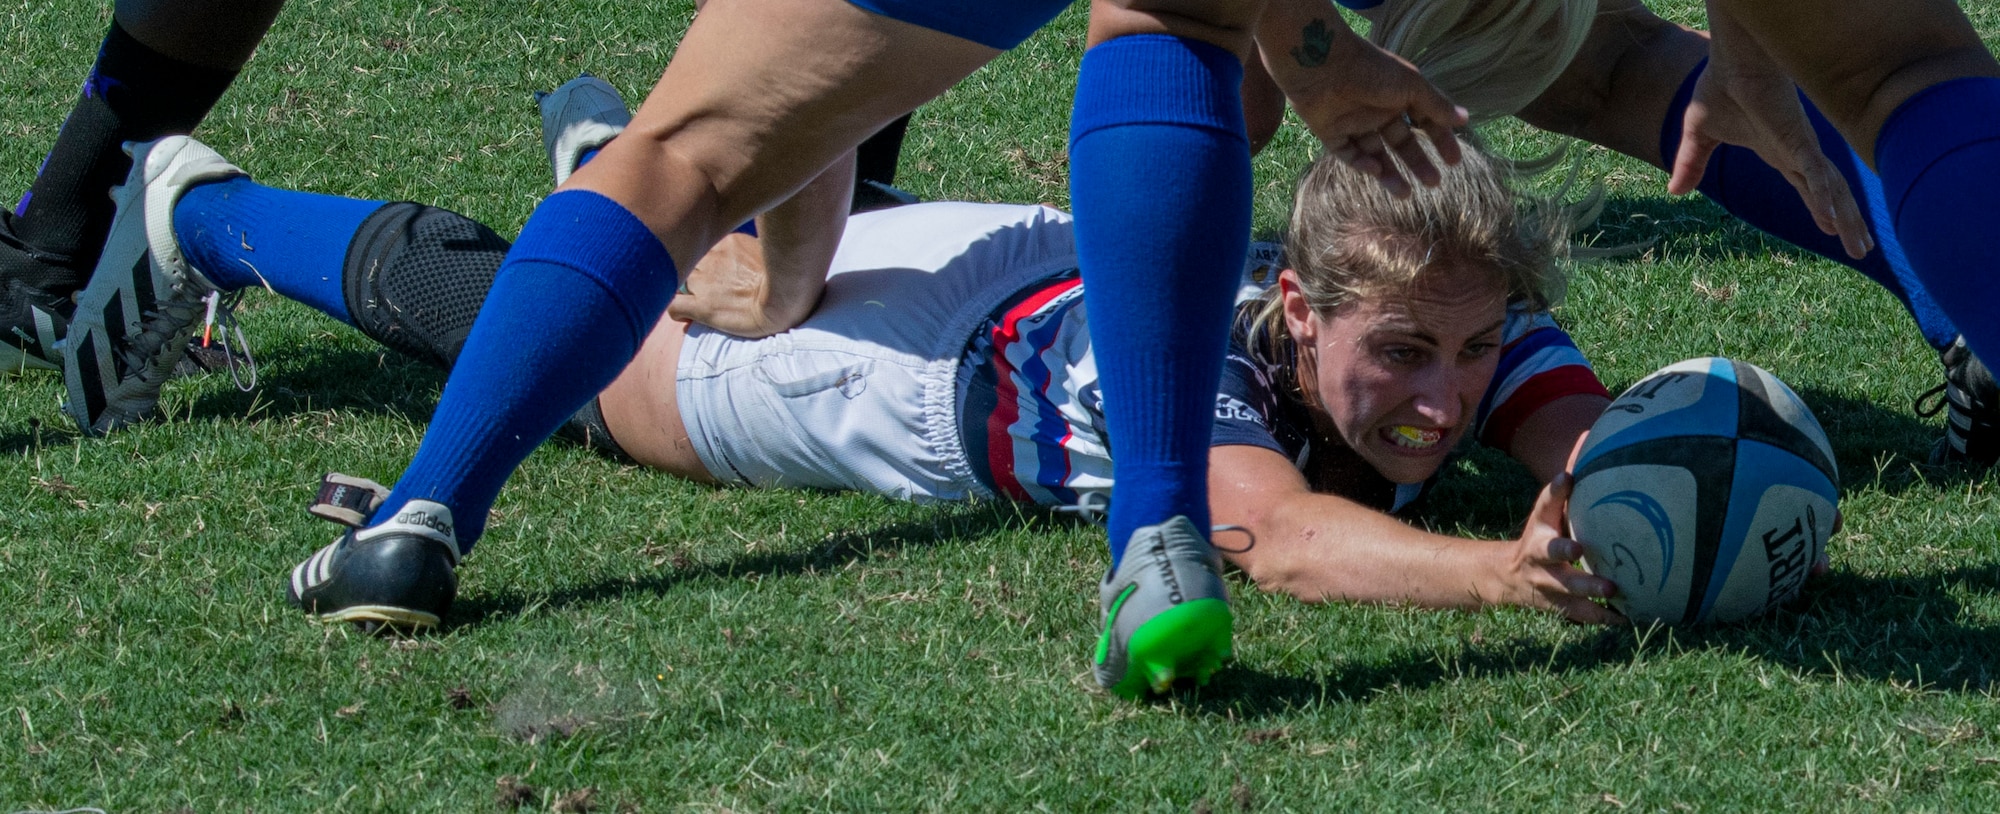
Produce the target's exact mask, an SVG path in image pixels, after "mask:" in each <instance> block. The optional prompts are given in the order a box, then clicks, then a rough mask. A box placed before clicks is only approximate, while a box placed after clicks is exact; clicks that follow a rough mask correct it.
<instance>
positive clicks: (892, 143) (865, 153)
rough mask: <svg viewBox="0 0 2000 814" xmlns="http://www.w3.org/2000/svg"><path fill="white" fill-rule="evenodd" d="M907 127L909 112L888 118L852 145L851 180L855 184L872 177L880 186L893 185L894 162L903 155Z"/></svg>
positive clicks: (908, 124) (908, 125) (871, 179)
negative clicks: (881, 125) (891, 119)
mask: <svg viewBox="0 0 2000 814" xmlns="http://www.w3.org/2000/svg"><path fill="white" fill-rule="evenodd" d="M909 129H910V114H908V113H905V114H903V117H902V118H900V119H897V120H895V121H893V122H890V123H889V124H888V125H886V126H884V127H883V128H882V129H880V130H877V131H875V135H872V136H869V137H868V140H867V141H864V142H861V146H860V147H856V148H855V149H854V183H855V184H856V185H857V186H859V185H861V184H863V183H866V182H868V181H874V182H876V183H879V184H882V185H883V186H895V185H896V162H898V161H900V160H902V157H903V133H904V131H907V130H909Z"/></svg>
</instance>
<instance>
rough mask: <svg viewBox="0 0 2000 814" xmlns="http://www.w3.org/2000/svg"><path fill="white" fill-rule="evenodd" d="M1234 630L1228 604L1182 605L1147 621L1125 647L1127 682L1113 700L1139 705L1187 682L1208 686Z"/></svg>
mask: <svg viewBox="0 0 2000 814" xmlns="http://www.w3.org/2000/svg"><path fill="white" fill-rule="evenodd" d="M1234 626H1235V617H1234V616H1233V615H1232V614H1231V613H1230V612H1229V603H1227V602H1224V601H1222V600H1220V599H1197V600H1195V601H1193V602H1186V603H1182V604H1180V605H1176V606H1174V607H1173V608H1170V609H1168V610H1166V611H1164V612H1162V613H1160V614H1159V615H1158V616H1154V617H1153V618H1151V619H1148V620H1146V623H1145V624H1143V625H1140V626H1139V629H1138V630H1135V631H1132V638H1131V639H1129V640H1127V641H1126V643H1125V677H1124V678H1122V679H1119V681H1118V683H1117V684H1116V685H1114V686H1112V687H1111V692H1112V694H1114V695H1117V696H1119V697H1122V698H1131V699H1137V698H1139V697H1140V696H1142V695H1144V694H1145V692H1146V691H1147V690H1151V691H1153V692H1166V691H1167V690H1168V689H1169V688H1171V687H1172V686H1173V683H1174V681H1176V680H1178V679H1182V678H1192V679H1194V680H1195V683H1196V684H1207V683H1208V679H1209V677H1210V676H1213V675H1214V674H1215V671H1216V670H1219V669H1221V668H1222V662H1223V660H1224V659H1227V658H1229V655H1230V645H1229V641H1230V635H1229V634H1230V631H1231V629H1232V628H1233V627H1234Z"/></svg>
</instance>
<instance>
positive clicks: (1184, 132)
mask: <svg viewBox="0 0 2000 814" xmlns="http://www.w3.org/2000/svg"><path fill="white" fill-rule="evenodd" d="M1242 75H1243V67H1242V65H1241V63H1239V62H1238V61H1237V59H1236V57H1235V55H1233V54H1231V53H1229V52H1228V51H1227V50H1224V49H1222V48H1219V47H1216V46H1214V45H1210V44H1208V43H1205V42H1200V41H1196V40H1187V39H1182V38H1178V37H1171V36H1166V35H1138V36H1128V37H1120V38H1117V39H1114V40H1110V41H1108V42H1105V43H1102V44H1100V45H1098V46H1097V47H1095V48H1092V49H1090V51H1089V52H1088V53H1086V54H1084V57H1083V69H1082V75H1081V76H1080V77H1079V78H1078V79H1077V88H1076V107H1075V111H1074V115H1073V117H1072V119H1071V121H1070V148H1069V157H1070V198H1071V203H1072V205H1073V206H1074V207H1075V209H1076V245H1077V255H1078V259H1079V263H1080V264H1081V266H1082V268H1083V279H1084V302H1085V305H1086V307H1088V308H1089V309H1090V338H1091V344H1092V347H1093V348H1094V351H1093V352H1094V353H1095V355H1096V357H1097V369H1098V373H1099V376H1100V377H1101V381H1102V384H1103V388H1104V418H1105V423H1106V425H1107V428H1108V430H1109V432H1110V436H1111V445H1112V450H1113V452H1112V462H1113V476H1114V478H1115V481H1116V486H1115V489H1114V492H1113V497H1112V501H1111V516H1110V520H1109V525H1110V528H1109V534H1110V540H1111V559H1112V567H1113V568H1116V567H1117V563H1118V560H1119V559H1120V558H1121V557H1122V556H1123V555H1124V550H1125V543H1126V541H1127V540H1128V539H1129V538H1130V537H1131V535H1132V532H1133V531H1134V530H1135V529H1137V528H1139V527H1141V526H1146V525H1151V524H1154V523H1159V522H1161V521H1164V520H1166V519H1168V518H1170V517H1172V516H1174V515H1186V516H1187V517H1188V519H1189V520H1191V521H1193V522H1194V524H1195V527H1196V528H1199V529H1201V530H1202V531H1203V532H1204V533H1206V532H1207V531H1208V527H1209V513H1208V480H1207V479H1208V442H1209V425H1210V423H1211V422H1213V421H1214V420H1215V391H1216V387H1217V384H1218V382H1219V380H1220V378H1221V376H1222V359H1223V355H1224V353H1225V351H1226V349H1227V345H1228V336H1229V315H1230V307H1231V295H1232V294H1233V293H1234V291H1235V287H1236V279H1237V276H1238V274H1239V271H1240V269H1241V268H1242V265H1243V253H1244V251H1245V250H1247V248H1248V246H1249V239H1250V238H1249V236H1250V196H1251V189H1250V148H1249V142H1248V141H1247V140H1245V137H1244V134H1243V112H1242V104H1241V102H1240V100H1239V96H1240V91H1239V90H1238V85H1239V83H1240V82H1241V81H1242Z"/></svg>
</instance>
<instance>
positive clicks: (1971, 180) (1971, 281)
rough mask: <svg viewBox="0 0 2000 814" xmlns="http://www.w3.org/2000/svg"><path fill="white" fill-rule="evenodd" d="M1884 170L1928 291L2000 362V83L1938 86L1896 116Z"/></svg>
mask: <svg viewBox="0 0 2000 814" xmlns="http://www.w3.org/2000/svg"><path fill="white" fill-rule="evenodd" d="M1875 166H1876V168H1877V170H1879V171H1880V173H1881V176H1882V189H1883V193H1884V198H1885V200H1886V201H1887V205H1888V207H1889V211H1890V213H1891V215H1892V216H1893V217H1894V219H1895V220H1894V224H1895V229H1896V234H1897V235H1898V236H1900V237H1901V238H1902V241H1903V251H1904V252H1905V253H1906V254H1908V255H1909V258H1910V265H1911V267H1912V268H1914V269H1916V272H1917V275H1918V276H1919V277H1920V278H1921V279H1922V280H1923V284H1924V287H1925V288H1926V289H1928V290H1929V291H1930V292H1931V294H1932V295H1933V296H1935V297H1936V298H1937V301H1938V303H1939V304H1940V305H1941V306H1943V307H1944V309H1945V313H1946V314H1948V315H1949V316H1950V317H1951V319H1952V321H1953V322H1954V323H1957V325H1958V327H1959V329H1960V330H1961V331H1963V332H1964V333H1965V342H1966V344H1967V345H1969V346H1971V348H1972V352H1973V353H1974V354H1975V355H1977V356H1978V357H1979V358H1981V359H2000V244H1996V243H1995V242H1994V241H1993V239H1992V237H1991V235H1989V234H1988V233H1987V231H1986V230H1987V229H1988V228H1990V227H1991V226H1992V225H1993V224H1995V223H2000V79H1996V78H1991V77H1967V78H1962V79H1954V80H1951V81H1948V82H1942V83H1939V84H1937V85H1933V86H1931V87H1930V88H1928V89H1925V90H1924V91H1922V92H1920V93H1918V94H1917V95H1915V96H1912V97H1910V99H1909V100H1908V101H1906V102H1904V103H1903V105H1902V106H1901V107H1899V108H1897V109H1896V112H1894V113H1891V114H1890V115H1889V119H1888V120H1887V121H1886V122H1884V123H1883V125H1882V130H1881V132H1880V134H1879V135H1878V136H1877V137H1876V141H1875Z"/></svg>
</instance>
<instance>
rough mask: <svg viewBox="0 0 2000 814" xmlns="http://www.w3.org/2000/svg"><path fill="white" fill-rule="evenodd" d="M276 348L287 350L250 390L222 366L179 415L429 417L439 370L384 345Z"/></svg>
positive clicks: (442, 376) (265, 418) (441, 381)
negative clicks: (213, 380)
mask: <svg viewBox="0 0 2000 814" xmlns="http://www.w3.org/2000/svg"><path fill="white" fill-rule="evenodd" d="M277 352H282V353H283V354H285V356H286V358H285V359H284V361H283V363H282V364H276V365H267V366H265V367H264V368H262V369H261V370H260V372H259V380H258V382H257V386H256V387H255V388H252V389H251V390H250V391H249V392H244V391H242V390H238V389H236V388H235V387H232V386H230V383H229V374H228V373H227V372H226V371H213V372H210V373H208V374H206V375H208V376H211V377H217V379H216V380H217V382H218V384H219V386H216V387H211V388H205V392H203V393H202V394H200V395H199V396H196V397H195V400H194V404H193V406H192V407H191V408H183V410H184V411H185V412H184V413H183V416H186V415H192V417H193V418H195V419H196V420H229V419H234V418H239V417H241V418H246V419H248V420H254V421H270V420H273V419H279V418H284V417H286V416H292V415H298V414H301V413H309V412H315V411H325V410H334V411H341V412H355V413H371V414H385V415H397V416H407V417H409V418H410V420H412V421H428V420H429V419H430V414H431V411H432V410H434V409H436V407H437V395H436V394H437V393H438V391H439V389H440V388H442V387H443V386H444V379H445V374H444V372H443V371H440V370H438V369H436V368H433V367H430V366H427V365H423V364H419V363H417V362H415V361H412V360H410V359H409V358H407V357H405V356H403V355H401V354H398V353H395V352H393V351H389V350H386V349H382V348H371V349H356V348H347V347H332V348H324V349H320V348H315V349H307V348H301V347H298V346H292V347H286V348H281V349H276V350H275V351H274V353H277Z"/></svg>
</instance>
